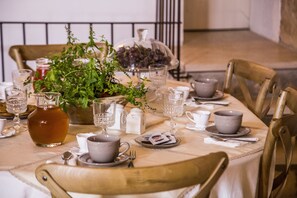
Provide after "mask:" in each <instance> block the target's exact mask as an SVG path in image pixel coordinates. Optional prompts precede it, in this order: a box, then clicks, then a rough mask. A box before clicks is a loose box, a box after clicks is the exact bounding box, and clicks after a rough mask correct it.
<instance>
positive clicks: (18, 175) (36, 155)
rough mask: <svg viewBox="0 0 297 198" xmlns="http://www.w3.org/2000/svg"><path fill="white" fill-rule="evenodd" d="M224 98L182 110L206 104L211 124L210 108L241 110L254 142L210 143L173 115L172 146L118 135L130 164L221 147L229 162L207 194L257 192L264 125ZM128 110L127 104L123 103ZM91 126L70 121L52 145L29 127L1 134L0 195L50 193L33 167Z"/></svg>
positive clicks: (153, 124)
mask: <svg viewBox="0 0 297 198" xmlns="http://www.w3.org/2000/svg"><path fill="white" fill-rule="evenodd" d="M178 85H184V86H189V84H188V83H185V82H177V81H168V82H167V85H166V86H168V87H175V86H178ZM223 99H224V100H225V101H229V102H230V103H229V105H228V106H221V105H197V104H195V103H192V105H190V104H188V105H186V106H185V110H188V111H195V110H197V109H207V110H209V111H211V112H212V113H211V116H210V119H209V124H210V125H212V124H213V121H214V116H213V112H214V111H217V110H223V109H224V110H225V109H232V110H238V111H241V112H243V121H242V126H243V127H246V128H249V129H250V131H251V132H250V133H249V134H248V136H250V137H256V138H258V141H257V142H255V143H240V145H238V146H237V147H228V146H226V145H219V144H215V143H217V142H216V141H215V143H211V142H207V141H206V140H207V138H209V134H208V133H207V132H206V131H205V130H201V131H198V130H191V129H188V128H187V127H186V126H187V124H188V123H189V122H190V121H189V120H188V118H187V117H186V116H185V115H183V116H181V117H177V118H176V119H175V121H176V128H177V131H176V137H177V138H179V139H180V140H181V141H180V144H178V145H177V146H175V147H171V148H146V147H143V146H142V145H140V144H138V143H137V142H136V141H135V138H137V137H139V136H140V135H139V134H126V133H121V134H118V135H119V136H120V137H121V141H125V142H129V143H130V145H131V148H130V149H133V150H135V151H136V153H137V157H136V159H135V160H134V166H135V167H142V166H155V165H162V164H168V163H173V162H177V161H183V160H187V159H190V158H194V157H197V156H202V155H206V154H208V153H211V152H217V151H224V152H226V153H227V154H228V157H229V160H230V161H229V165H228V167H227V169H226V171H225V172H224V173H223V175H222V177H221V178H220V179H219V181H218V182H217V183H216V185H215V186H214V188H213V189H212V191H211V195H210V196H211V197H223V198H225V197H226V198H231V197H234V198H240V197H256V193H257V181H258V172H259V162H260V157H261V154H262V151H263V146H264V143H265V138H266V135H267V131H268V127H267V126H266V125H265V124H264V123H263V122H262V121H261V120H260V119H259V118H257V116H255V115H254V114H253V113H252V112H251V111H250V110H249V109H248V108H247V107H246V106H244V105H243V104H242V103H241V102H240V101H239V100H237V99H235V98H234V97H232V96H231V95H228V94H224V97H223ZM128 110H129V107H127V111H128ZM145 119H146V130H145V133H144V134H151V133H154V132H164V131H166V130H168V129H169V128H170V123H169V120H168V118H167V117H164V116H162V115H160V114H158V113H154V112H151V111H147V112H145ZM23 122H24V123H26V120H23ZM96 131H98V128H96V127H95V126H94V125H70V129H69V132H68V135H67V137H66V139H65V141H64V143H63V144H62V145H61V146H57V147H53V148H44V147H38V146H36V145H35V144H34V143H33V141H32V139H31V137H30V135H29V132H28V131H23V132H21V133H19V134H17V135H15V136H12V137H9V138H4V139H0V156H1V157H0V197H26V198H31V197H50V193H49V191H48V190H47V189H46V188H45V187H44V186H42V185H41V184H40V183H39V182H38V181H37V179H36V178H35V169H36V168H37V167H38V166H39V165H40V164H42V163H63V160H62V158H61V156H62V154H63V153H64V152H65V151H74V150H75V148H77V147H78V144H77V141H76V134H77V133H89V132H96ZM144 134H141V135H144ZM74 154H75V153H74ZM74 156H75V157H73V158H72V159H71V160H70V161H69V166H78V164H77V156H76V155H74ZM127 165H128V162H124V163H121V164H119V165H118V166H115V167H114V168H127ZM98 168H100V167H98ZM77 182H83V181H77ZM115 185H116V184H115ZM178 192H180V190H176V191H170V192H163V193H156V194H153V195H151V194H150V195H144V197H145V196H147V197H152V196H153V197H176V196H177V193H178ZM72 195H73V196H74V197H80V196H81V195H78V194H75V193H73V194H72ZM137 197H138V196H137Z"/></svg>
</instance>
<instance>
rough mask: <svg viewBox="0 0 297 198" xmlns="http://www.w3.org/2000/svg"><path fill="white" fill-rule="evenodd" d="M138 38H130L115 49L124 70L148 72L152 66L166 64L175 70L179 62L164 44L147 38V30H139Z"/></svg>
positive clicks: (118, 44)
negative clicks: (133, 69) (136, 69)
mask: <svg viewBox="0 0 297 198" xmlns="http://www.w3.org/2000/svg"><path fill="white" fill-rule="evenodd" d="M137 33H138V38H130V39H126V40H123V41H121V42H119V43H117V44H116V45H115V46H114V47H115V50H116V54H117V57H118V60H119V62H120V64H121V65H122V67H124V68H128V69H129V68H135V67H136V68H138V69H140V70H148V66H149V65H151V64H156V63H159V64H166V65H168V69H169V70H170V69H175V68H176V67H177V66H178V63H179V62H178V60H177V59H176V58H175V56H174V55H173V54H172V52H171V50H170V49H169V48H168V47H167V46H166V45H165V44H164V43H162V42H160V41H158V40H155V39H152V38H147V35H148V30H147V29H138V30H137Z"/></svg>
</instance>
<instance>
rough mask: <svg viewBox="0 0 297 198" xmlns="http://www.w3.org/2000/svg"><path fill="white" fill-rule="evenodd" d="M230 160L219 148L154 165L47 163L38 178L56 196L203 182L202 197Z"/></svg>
mask: <svg viewBox="0 0 297 198" xmlns="http://www.w3.org/2000/svg"><path fill="white" fill-rule="evenodd" d="M227 164H228V157H227V154H226V153H224V152H217V153H211V154H209V155H205V156H201V157H197V158H194V159H190V160H187V161H181V162H177V163H172V164H165V165H159V166H151V167H135V168H100V169H99V168H90V167H77V166H67V165H62V164H43V165H41V166H39V167H38V168H37V169H36V171H35V174H36V177H37V179H38V181H39V182H40V183H41V184H43V185H45V186H46V187H47V188H48V189H49V190H50V192H51V193H52V194H54V195H55V196H56V197H63V196H65V192H69V191H70V192H77V193H86V194H100V195H127V194H142V193H153V192H161V191H168V190H173V189H179V188H185V187H190V186H193V185H196V184H201V192H202V194H199V193H198V194H197V196H196V197H199V198H200V197H205V196H204V195H208V194H209V192H210V190H211V189H212V187H213V185H214V184H215V183H216V181H217V180H218V179H219V177H220V176H221V175H222V173H223V172H224V170H225V169H226V167H227ZM45 178H46V179H45ZM80 181H84V182H80ZM202 195H203V196H202ZM65 197H67V196H65ZM206 197H207V196H206Z"/></svg>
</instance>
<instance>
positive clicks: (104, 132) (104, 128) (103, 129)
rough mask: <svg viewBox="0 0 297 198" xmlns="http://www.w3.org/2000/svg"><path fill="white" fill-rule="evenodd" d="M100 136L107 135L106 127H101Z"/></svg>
mask: <svg viewBox="0 0 297 198" xmlns="http://www.w3.org/2000/svg"><path fill="white" fill-rule="evenodd" d="M102 134H103V135H107V132H106V127H102Z"/></svg>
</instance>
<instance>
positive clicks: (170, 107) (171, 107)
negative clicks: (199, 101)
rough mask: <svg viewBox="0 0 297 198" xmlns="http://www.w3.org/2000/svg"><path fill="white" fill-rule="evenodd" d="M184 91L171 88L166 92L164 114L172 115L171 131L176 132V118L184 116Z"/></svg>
mask: <svg viewBox="0 0 297 198" xmlns="http://www.w3.org/2000/svg"><path fill="white" fill-rule="evenodd" d="M183 95H184V93H183V92H181V91H177V90H169V91H168V92H167V93H165V94H164V111H163V115H164V116H167V117H170V133H172V134H175V122H174V118H175V117H177V116H182V114H183V112H184V108H183V101H184V96H183Z"/></svg>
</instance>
